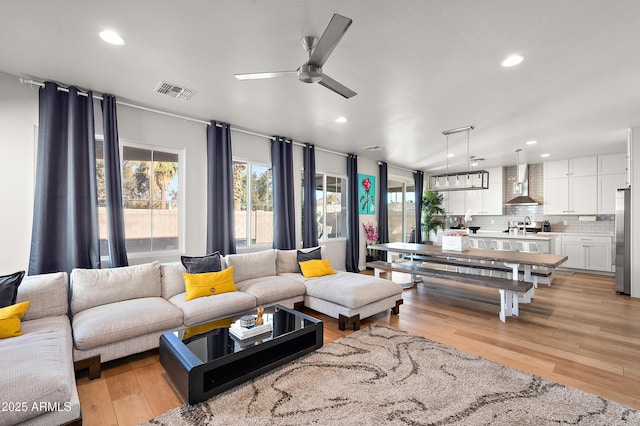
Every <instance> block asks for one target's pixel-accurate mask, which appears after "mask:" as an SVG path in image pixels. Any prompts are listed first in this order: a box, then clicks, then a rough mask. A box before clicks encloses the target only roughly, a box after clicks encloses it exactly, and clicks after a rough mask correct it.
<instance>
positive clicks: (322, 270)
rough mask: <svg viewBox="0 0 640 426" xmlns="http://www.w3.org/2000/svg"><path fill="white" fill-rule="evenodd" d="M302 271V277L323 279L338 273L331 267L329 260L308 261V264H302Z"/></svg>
mask: <svg viewBox="0 0 640 426" xmlns="http://www.w3.org/2000/svg"><path fill="white" fill-rule="evenodd" d="M300 269H301V270H302V275H304V276H305V278H312V277H323V276H325V275H331V274H335V273H336V271H334V270H333V268H332V267H331V264H330V263H329V259H324V260H318V259H313V260H307V261H306V262H300Z"/></svg>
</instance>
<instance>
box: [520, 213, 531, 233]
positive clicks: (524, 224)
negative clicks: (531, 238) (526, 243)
mask: <svg viewBox="0 0 640 426" xmlns="http://www.w3.org/2000/svg"><path fill="white" fill-rule="evenodd" d="M527 225H531V218H530V217H529V216H525V217H524V221H523V222H522V233H523V234H524V235H527Z"/></svg>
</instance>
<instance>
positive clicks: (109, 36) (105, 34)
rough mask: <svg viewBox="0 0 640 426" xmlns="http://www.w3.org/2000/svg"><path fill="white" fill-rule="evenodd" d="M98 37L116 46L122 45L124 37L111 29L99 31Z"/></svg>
mask: <svg viewBox="0 0 640 426" xmlns="http://www.w3.org/2000/svg"><path fill="white" fill-rule="evenodd" d="M100 38H101V39H102V40H104V41H106V42H107V43H110V44H115V45H116V46H124V44H125V43H124V39H123V38H122V37H120V35H119V34H118V33H116V32H115V31H111V30H105V31H101V32H100Z"/></svg>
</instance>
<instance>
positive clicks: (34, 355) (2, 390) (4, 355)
mask: <svg viewBox="0 0 640 426" xmlns="http://www.w3.org/2000/svg"><path fill="white" fill-rule="evenodd" d="M22 331H23V332H24V335H22V336H18V337H15V338H12V339H8V340H0V371H2V379H1V384H2V385H1V386H0V401H2V402H9V401H13V402H18V403H20V404H25V405H26V407H28V409H27V410H24V411H18V410H12V411H5V412H2V414H0V424H2V425H13V424H18V423H21V422H25V421H27V420H29V419H31V418H34V417H36V416H39V415H41V414H43V413H42V411H39V410H31V407H33V404H34V403H35V404H37V406H38V407H39V406H40V404H48V405H50V406H56V405H57V406H59V407H61V409H66V407H67V405H65V404H69V402H70V401H72V400H73V399H74V398H77V396H74V394H75V393H76V390H75V386H76V384H75V380H74V373H73V356H72V354H71V348H72V342H71V327H70V325H69V319H68V318H67V317H66V316H57V317H48V318H40V319H36V320H32V321H25V322H23V324H22ZM78 414H79V413H78Z"/></svg>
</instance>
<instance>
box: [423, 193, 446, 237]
mask: <svg viewBox="0 0 640 426" xmlns="http://www.w3.org/2000/svg"><path fill="white" fill-rule="evenodd" d="M443 199H444V197H443V195H442V194H441V193H439V192H435V191H430V190H428V189H427V190H426V191H425V192H424V194H423V195H422V230H423V231H424V232H425V234H426V236H427V240H429V239H430V238H431V231H436V230H437V229H438V227H441V228H442V227H444V222H443V221H442V220H440V218H437V217H436V216H444V214H445V211H444V209H443V208H442V201H443Z"/></svg>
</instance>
